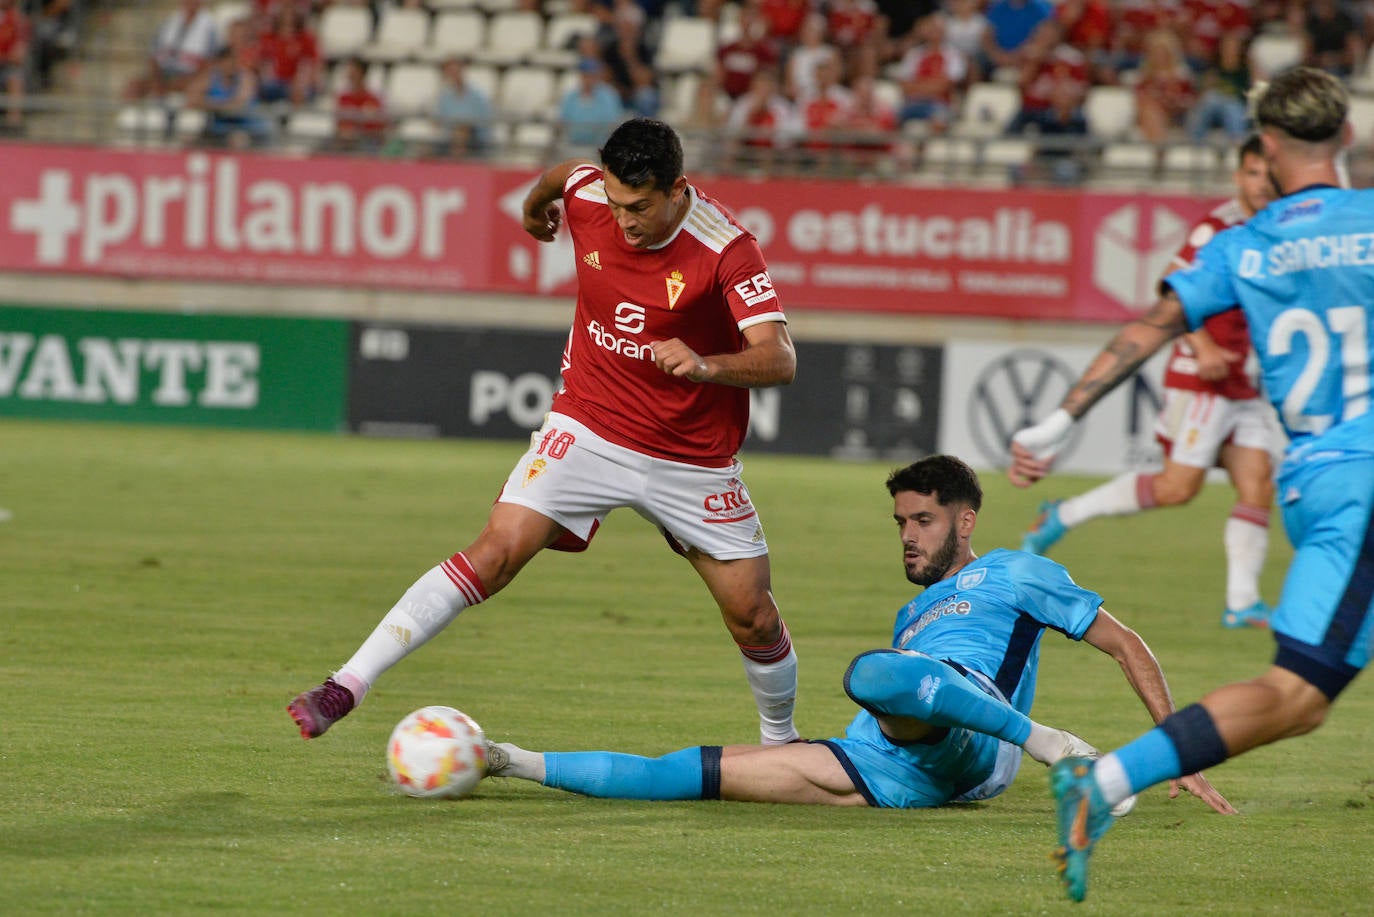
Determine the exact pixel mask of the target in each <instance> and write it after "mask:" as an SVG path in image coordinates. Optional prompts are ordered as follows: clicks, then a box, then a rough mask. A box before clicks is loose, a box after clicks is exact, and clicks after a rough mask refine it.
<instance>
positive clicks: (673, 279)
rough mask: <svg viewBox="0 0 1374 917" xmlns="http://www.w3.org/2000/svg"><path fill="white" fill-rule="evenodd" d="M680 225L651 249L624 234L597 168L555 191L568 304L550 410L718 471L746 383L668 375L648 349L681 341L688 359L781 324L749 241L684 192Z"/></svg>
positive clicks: (740, 435) (734, 435) (730, 450)
mask: <svg viewBox="0 0 1374 917" xmlns="http://www.w3.org/2000/svg"><path fill="white" fill-rule="evenodd" d="M688 193H689V195H690V203H689V207H688V211H687V215H686V216H685V217H684V218H683V220H682V223H681V224H680V225H679V226H678V228H677V229H676V230H675V231H674V233H673V234H672V235H671V236H669V237H668V239H667V241H665V242H663V243H662V244H660V245H659V246H657V247H655V248H646V249H638V248H635V247H634V246H632V245H631V244H630V243H629V242H627V241H625V236H624V234H623V233H622V232H621V231H620V227H619V226H618V225H617V224H616V221H615V217H614V216H612V214H611V208H610V207H609V206H608V205H607V203H606V187H605V184H604V182H603V179H602V172H601V170H600V169H599V168H597V167H595V166H591V165H587V166H580V167H578V168H576V169H574V170H573V172H572V174H571V175H569V176H568V181H567V184H565V185H564V186H563V210H564V212H565V214H566V215H567V219H566V220H565V221H564V222H565V223H566V224H567V227H568V231H569V233H570V234H571V236H572V242H573V250H574V253H575V257H576V258H577V310H576V312H575V313H574V315H573V326H572V330H571V331H570V332H569V333H568V345H567V348H566V349H565V350H564V351H563V387H562V388H561V389H560V390H559V392H558V394H557V395H555V396H554V400H553V409H554V410H555V411H558V412H559V413H562V414H567V415H568V416H570V417H572V418H574V419H575V420H578V421H580V422H581V423H583V424H586V425H587V426H588V427H590V428H591V429H593V430H595V431H596V432H597V434H598V435H600V436H602V437H604V438H606V439H608V440H610V441H611V442H613V443H616V444H617V445H620V446H624V447H625V448H627V449H633V450H634V451H636V452H640V453H643V454H645V455H652V456H656V457H658V458H665V459H670V460H672V461H678V462H686V463H689V464H692V465H703V466H706V467H713V468H719V467H725V466H727V465H729V464H730V463H731V462H732V461H734V455H735V453H736V452H737V451H738V450H739V447H740V444H741V443H742V442H743V441H744V435H745V433H746V432H747V429H748V426H749V390H748V389H746V388H740V387H738V386H733V385H717V384H714V383H710V382H691V381H689V380H687V379H677V378H674V377H672V376H670V375H668V374H667V373H664V372H662V371H661V370H659V368H658V367H657V366H655V365H654V357H653V353H652V351H651V349H650V347H649V345H650V344H651V343H652V342H654V341H662V340H667V339H669V338H675V337H676V338H681V339H682V340H683V341H684V342H685V343H686V344H687V346H688V347H691V348H692V349H693V350H695V351H696V352H697V353H699V354H703V355H709V354H717V353H737V352H739V351H740V350H742V349H744V344H745V340H744V333H743V332H744V330H745V329H746V328H749V327H750V326H752V325H756V324H759V323H761V322H769V321H786V317H785V316H784V315H783V312H782V307H781V305H780V304H779V303H778V297H777V294H776V293H775V292H774V290H773V282H772V280H771V279H770V278H769V276H768V266H767V265H766V264H765V263H764V260H763V253H762V252H761V251H760V250H759V246H758V242H756V241H755V239H754V237H753V236H752V235H750V234H749V233H748V232H747V231H746V230H745V229H744V228H743V227H742V226H740V225H739V223H737V222H736V221H735V219H734V217H732V216H731V215H730V213H729V212H728V211H726V210H725V208H723V207H721V206H720V205H719V204H717V203H716V202H715V201H712V200H711V199H710V198H708V197H705V196H704V195H702V194H701V192H700V191H698V190H697V189H696V188H691V187H689V189H688Z"/></svg>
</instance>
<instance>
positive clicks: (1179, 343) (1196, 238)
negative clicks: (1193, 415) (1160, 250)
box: [1164, 200, 1259, 401]
mask: <svg viewBox="0 0 1374 917" xmlns="http://www.w3.org/2000/svg"><path fill="white" fill-rule="evenodd" d="M1244 222H1245V211H1243V210H1241V207H1240V203H1239V202H1238V201H1234V200H1232V201H1227V202H1226V203H1224V204H1220V205H1218V206H1217V207H1215V208H1213V210H1212V212H1211V213H1209V214H1207V216H1205V217H1203V218H1202V219H1201V220H1199V221H1198V223H1197V225H1196V226H1194V227H1193V229H1192V231H1191V232H1189V233H1188V241H1186V242H1184V243H1183V247H1182V248H1180V249H1179V250H1178V254H1177V255H1174V260H1173V262H1172V263H1171V264H1170V267H1171V268H1174V269H1181V268H1185V267H1187V266H1188V265H1190V264H1192V263H1193V258H1194V257H1196V256H1197V253H1198V250H1199V249H1201V248H1202V246H1204V245H1206V244H1207V243H1208V242H1210V241H1211V240H1212V237H1213V236H1215V235H1216V234H1217V233H1219V232H1221V231H1222V230H1223V229H1226V228H1227V227H1230V226H1236V225H1238V224H1240V223H1244ZM1202 327H1203V330H1205V331H1206V332H1207V334H1208V335H1210V336H1211V338H1212V340H1213V341H1216V343H1217V346H1218V347H1222V348H1224V349H1226V350H1229V351H1231V352H1233V353H1238V354H1242V355H1243V356H1242V358H1241V359H1239V360H1236V361H1235V362H1234V363H1231V364H1229V366H1228V368H1227V370H1228V371H1227V374H1226V376H1225V377H1224V378H1221V379H1218V380H1216V381H1215V382H1208V381H1207V380H1205V379H1201V378H1199V377H1198V374H1197V360H1196V359H1195V358H1194V356H1193V350H1192V348H1191V347H1189V346H1188V344H1187V343H1186V342H1185V341H1184V339H1183V338H1181V337H1180V338H1178V339H1177V340H1175V341H1174V348H1173V350H1172V351H1171V352H1170V353H1169V362H1168V364H1167V365H1166V366H1165V369H1164V387H1165V388H1177V389H1184V390H1185V391H1190V392H1211V393H1212V394H1215V395H1219V396H1221V397H1222V398H1229V399H1231V400H1232V401H1244V400H1246V399H1249V398H1258V397H1259V389H1258V388H1257V387H1256V386H1255V380H1253V379H1251V378H1250V376H1249V375H1247V374H1246V371H1245V364H1246V362H1247V360H1246V358H1247V357H1248V356H1249V354H1250V346H1251V345H1250V326H1249V325H1247V324H1246V322H1245V314H1244V313H1243V312H1241V311H1240V310H1239V309H1229V310H1227V311H1225V312H1222V313H1221V314H1220V315H1214V316H1212V317H1211V318H1209V319H1207V321H1205V322H1203V325H1202Z"/></svg>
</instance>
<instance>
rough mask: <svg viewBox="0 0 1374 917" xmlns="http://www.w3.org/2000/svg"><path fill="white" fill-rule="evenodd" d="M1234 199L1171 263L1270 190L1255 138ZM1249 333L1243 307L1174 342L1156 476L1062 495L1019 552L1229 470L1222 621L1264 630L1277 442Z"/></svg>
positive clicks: (1183, 497) (1252, 208)
mask: <svg viewBox="0 0 1374 917" xmlns="http://www.w3.org/2000/svg"><path fill="white" fill-rule="evenodd" d="M1238 159H1239V162H1238V165H1237V168H1236V172H1235V176H1234V180H1235V184H1236V192H1237V193H1236V196H1235V198H1234V199H1232V200H1229V201H1227V202H1226V203H1224V204H1221V205H1219V206H1217V207H1216V208H1215V209H1213V210H1212V212H1211V213H1209V214H1207V216H1205V217H1203V218H1202V220H1201V221H1199V222H1198V224H1197V225H1196V226H1194V227H1193V229H1192V231H1191V232H1189V234H1188V240H1187V241H1186V242H1185V243H1184V245H1183V248H1181V249H1180V250H1179V252H1178V254H1177V255H1175V256H1174V260H1173V263H1172V265H1171V266H1170V270H1171V271H1173V270H1180V269H1182V268H1186V267H1188V266H1189V265H1190V264H1191V263H1192V261H1193V256H1194V255H1195V254H1196V253H1197V251H1198V250H1199V249H1200V248H1202V246H1204V245H1206V244H1207V242H1208V241H1209V240H1211V238H1212V237H1213V236H1215V235H1216V234H1217V233H1219V232H1221V231H1222V230H1223V229H1226V228H1227V227H1230V226H1234V225H1236V224H1238V223H1243V222H1245V221H1246V220H1248V219H1250V217H1252V216H1254V215H1255V214H1256V213H1257V212H1258V211H1260V210H1262V209H1263V208H1264V206H1265V205H1266V204H1268V203H1269V201H1270V200H1271V199H1272V197H1273V191H1272V186H1271V184H1270V181H1269V173H1268V170H1267V169H1266V167H1265V164H1264V156H1263V152H1262V151H1261V149H1260V143H1259V137H1258V135H1256V136H1252V137H1251V138H1250V139H1249V140H1247V141H1246V142H1245V143H1244V144H1243V145H1242V146H1241V147H1240V150H1239V153H1238ZM1250 350H1251V346H1250V331H1249V328H1248V327H1247V325H1246V322H1245V316H1244V315H1242V314H1241V311H1240V310H1239V309H1231V310H1230V311H1227V312H1223V313H1221V314H1220V315H1215V316H1213V317H1212V318H1209V319H1208V320H1207V321H1206V322H1205V323H1204V324H1203V326H1202V328H1200V329H1199V330H1197V331H1195V332H1193V333H1191V334H1185V335H1183V336H1182V337H1181V338H1179V339H1178V340H1177V341H1176V342H1175V343H1174V348H1173V351H1172V352H1171V353H1170V354H1169V362H1168V363H1167V364H1166V367H1165V370H1164V408H1163V410H1162V411H1161V412H1160V416H1159V419H1158V421H1157V422H1156V423H1155V438H1156V439H1158V440H1159V442H1160V444H1161V445H1162V446H1163V447H1164V469H1163V471H1161V472H1160V473H1158V474H1138V473H1136V472H1128V473H1126V474H1123V475H1120V476H1118V477H1116V478H1113V479H1112V480H1111V481H1108V482H1107V483H1106V484H1103V485H1102V486H1100V487H1097V488H1094V489H1093V490H1090V491H1088V492H1087V493H1084V494H1080V495H1079V496H1077V497H1071V498H1070V499H1068V500H1062V501H1054V502H1050V503H1046V504H1045V505H1044V506H1042V507H1041V512H1040V517H1039V518H1038V519H1037V520H1036V522H1035V524H1034V526H1033V527H1032V529H1031V531H1029V532H1027V533H1026V537H1025V540H1024V541H1023V542H1022V543H1021V550H1023V551H1030V552H1032V553H1035V554H1043V553H1045V552H1046V551H1048V550H1049V549H1050V547H1051V546H1053V545H1054V544H1055V543H1056V542H1058V541H1059V539H1060V538H1062V537H1063V536H1064V534H1065V533H1066V532H1067V531H1068V530H1069V529H1071V528H1075V527H1076V526H1079V525H1081V524H1083V523H1084V522H1087V521H1088V520H1089V519H1095V518H1097V517H1099V516H1120V515H1127V514H1132V513H1138V512H1140V511H1142V510H1147V509H1154V508H1157V507H1164V506H1181V505H1183V504H1185V503H1187V502H1189V501H1190V500H1192V499H1193V498H1194V497H1196V496H1197V495H1198V493H1199V492H1200V491H1201V490H1202V484H1203V482H1204V480H1205V479H1206V475H1207V471H1208V469H1210V468H1212V467H1214V466H1220V467H1222V468H1224V469H1226V473H1227V474H1228V475H1229V476H1230V478H1231V483H1232V484H1233V485H1234V486H1235V488H1236V503H1235V506H1234V508H1233V509H1232V510H1231V515H1230V518H1228V519H1227V520H1226V530H1225V534H1224V539H1223V540H1224V543H1225V548H1226V574H1227V575H1226V610H1225V611H1224V612H1223V613H1222V624H1223V625H1224V626H1226V627H1247V626H1248V627H1265V626H1267V623H1268V620H1269V608H1268V606H1267V605H1265V603H1264V602H1263V601H1262V600H1261V599H1260V590H1259V576H1260V572H1261V571H1262V570H1263V568H1264V558H1265V555H1266V554H1267V553H1268V550H1269V510H1270V506H1271V505H1272V503H1273V501H1274V484H1273V469H1272V461H1271V459H1270V449H1271V448H1273V447H1274V445H1275V443H1276V442H1277V439H1276V436H1277V428H1276V425H1275V420H1274V418H1273V413H1272V411H1271V409H1270V408H1269V406H1268V405H1267V404H1266V403H1265V401H1264V399H1263V398H1261V397H1260V392H1259V389H1258V387H1257V386H1256V381H1257V380H1256V379H1255V378H1253V376H1252V374H1251V370H1249V369H1248V368H1247V365H1246V364H1247V362H1248V360H1247V358H1248V356H1249V354H1250Z"/></svg>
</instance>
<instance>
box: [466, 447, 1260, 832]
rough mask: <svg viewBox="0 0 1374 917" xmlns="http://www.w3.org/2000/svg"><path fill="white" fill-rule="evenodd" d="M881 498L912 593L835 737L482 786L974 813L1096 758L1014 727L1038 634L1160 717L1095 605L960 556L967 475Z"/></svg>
mask: <svg viewBox="0 0 1374 917" xmlns="http://www.w3.org/2000/svg"><path fill="white" fill-rule="evenodd" d="M887 489H888V492H889V493H890V494H891V495H892V499H893V518H894V519H895V520H896V521H897V531H898V535H899V537H900V539H901V542H902V562H903V565H904V566H905V568H906V578H907V580H908V581H909V582H912V583H915V584H916V585H918V586H923V587H925V589H924V591H923V592H922V593H921V595H919V596H918V597H916V598H915V599H912V600H911V602H909V603H908V604H907V605H906V606H905V607H904V608H902V609H901V611H899V612H898V614H897V621H896V626H895V627H894V630H893V634H894V637H893V641H892V646H893V648H892V649H880V650H872V651H870V652H866V653H861V654H860V655H859V656H858V657H856V658H855V659H854V661H853V662H852V663H850V665H849V669H848V671H846V672H845V676H844V687H845V692H846V693H847V694H848V695H849V696H850V697H851V698H852V699H853V700H854V702H855V703H856V704H858V705H859V706H860V707H862V708H863V709H862V710H861V711H860V712H859V714H858V715H857V716H856V717H855V718H854V720H853V722H851V723H850V724H849V728H848V730H847V731H846V733H845V736H844V738H836V739H826V740H820V741H813V742H803V743H793V744H790V745H781V746H771V747H760V746H758V745H731V746H727V747H724V748H722V747H720V746H694V747H691V748H686V749H683V750H681V751H677V752H674V753H672V754H669V755H664V756H663V757H661V758H643V757H639V756H637V755H626V754H617V753H614V752H605V751H591V752H567V753H546V754H541V753H538V752H531V751H526V750H525V749H522V748H518V747H516V746H514V745H510V744H506V743H501V744H495V745H491V746H490V750H489V752H488V770H489V773H491V774H492V775H494V776H500V777H520V778H523V779H525V780H535V781H539V782H540V783H543V784H544V785H545V786H551V787H556V788H558V789H562V790H569V791H571V792H575V793H582V794H584V795H587V796H602V797H612V798H618V799H730V800H736V801H740V802H791V803H811V804H818V805H835V806H862V805H869V806H879V807H887V808H929V807H933V806H940V805H944V804H945V803H949V802H964V801H972V800H978V799H989V798H991V797H993V796H996V795H998V794H1000V793H1001V792H1002V791H1003V790H1005V789H1006V788H1007V787H1008V786H1009V785H1010V784H1011V781H1012V780H1013V779H1014V778H1015V776H1016V772H1017V770H1018V768H1020V766H1021V749H1023V748H1024V749H1025V750H1026V752H1027V753H1028V754H1030V756H1031V757H1032V758H1034V759H1035V760H1037V761H1039V762H1041V763H1042V764H1052V763H1054V762H1055V761H1057V760H1059V759H1060V758H1062V757H1064V756H1065V755H1096V751H1095V749H1093V747H1092V746H1091V745H1089V744H1088V743H1087V742H1085V741H1083V740H1082V739H1080V738H1078V737H1077V736H1075V735H1073V734H1072V733H1068V732H1064V731H1062V730H1059V729H1054V728H1051V727H1047V726H1042V725H1041V724H1039V723H1036V722H1034V721H1032V720H1031V719H1030V718H1029V717H1028V716H1027V715H1026V714H1027V712H1028V711H1029V710H1030V709H1031V703H1032V702H1033V700H1034V697H1035V682H1036V674H1037V671H1038V668H1039V654H1040V637H1041V635H1042V634H1043V633H1044V631H1045V629H1046V628H1047V627H1048V628H1052V629H1054V630H1056V631H1060V632H1062V633H1064V634H1066V635H1067V636H1069V637H1070V638H1071V639H1074V640H1082V641H1084V642H1086V643H1088V644H1090V645H1091V646H1093V647H1096V648H1097V649H1099V650H1101V651H1102V652H1104V653H1106V654H1108V655H1110V656H1112V657H1113V658H1114V659H1116V660H1117V662H1118V663H1119V664H1120V665H1121V669H1122V672H1123V673H1124V674H1125V676H1126V680H1127V681H1128V682H1129V683H1130V684H1131V686H1132V687H1133V688H1134V689H1135V691H1136V693H1137V694H1138V695H1139V696H1140V699H1141V700H1142V701H1143V702H1144V704H1145V707H1146V709H1148V710H1149V711H1150V715H1151V717H1152V718H1153V719H1154V720H1155V721H1156V722H1158V721H1160V720H1162V719H1164V717H1166V716H1167V715H1168V714H1169V712H1170V711H1171V710H1172V709H1173V702H1172V701H1171V700H1170V697H1169V688H1168V685H1167V684H1166V683H1165V680H1164V673H1163V672H1162V671H1161V670H1160V668H1159V663H1158V662H1157V661H1156V660H1155V657H1154V655H1153V654H1152V653H1151V652H1150V649H1149V647H1147V646H1146V645H1145V643H1144V641H1142V640H1141V639H1140V637H1139V636H1138V635H1137V634H1136V633H1135V631H1133V630H1131V629H1130V628H1128V627H1125V626H1124V625H1122V624H1121V623H1120V622H1119V621H1117V620H1116V619H1115V618H1113V617H1112V616H1111V615H1110V614H1108V613H1107V611H1106V609H1104V608H1103V607H1102V597H1101V596H1099V595H1098V594H1097V593H1094V592H1089V591H1088V590H1086V589H1081V588H1079V587H1078V586H1077V585H1075V583H1074V582H1073V580H1072V579H1071V578H1070V577H1069V574H1068V571H1066V570H1065V569H1064V568H1063V567H1061V566H1060V565H1059V564H1057V563H1055V562H1054V561H1051V560H1046V559H1043V558H1039V557H1035V556H1032V555H1027V554H1021V553H1018V552H1015V551H1007V550H1000V549H999V550H995V551H992V552H991V553H989V554H987V555H985V556H983V557H981V558H980V557H978V556H977V555H975V554H974V553H973V545H972V537H973V530H974V527H975V526H976V525H977V522H978V512H979V510H980V509H981V507H982V504H983V490H982V486H981V485H980V484H979V482H978V476H977V475H976V474H975V473H974V472H973V469H971V468H969V467H968V465H966V464H964V463H963V462H961V461H960V460H959V459H957V458H953V457H952V456H947V455H933V456H928V457H926V458H923V459H921V460H920V461H918V462H915V463H914V464H912V465H909V466H907V467H906V468H902V469H899V470H897V471H894V472H893V473H892V474H891V475H890V476H889V477H888V479H887ZM1180 783H1181V784H1182V785H1183V786H1185V787H1187V789H1188V790H1189V791H1190V792H1193V793H1195V794H1196V795H1198V796H1199V797H1200V798H1202V799H1203V800H1205V801H1206V802H1207V804H1208V805H1210V806H1212V808H1214V809H1216V810H1217V811H1219V812H1228V813H1229V812H1233V811H1234V810H1233V809H1232V808H1231V806H1230V804H1229V803H1227V802H1226V800H1225V799H1223V798H1222V797H1221V795H1220V794H1219V793H1217V792H1216V791H1215V790H1214V789H1212V787H1211V786H1210V785H1209V784H1208V783H1207V780H1206V778H1205V777H1203V776H1202V775H1201V774H1194V775H1192V776H1190V777H1187V778H1185V779H1183V780H1181V781H1180ZM1174 792H1175V794H1176V793H1177V787H1175V788H1174ZM1129 807H1130V803H1126V804H1125V805H1124V806H1123V808H1122V810H1121V811H1122V812H1124V811H1127V810H1129Z"/></svg>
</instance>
